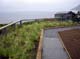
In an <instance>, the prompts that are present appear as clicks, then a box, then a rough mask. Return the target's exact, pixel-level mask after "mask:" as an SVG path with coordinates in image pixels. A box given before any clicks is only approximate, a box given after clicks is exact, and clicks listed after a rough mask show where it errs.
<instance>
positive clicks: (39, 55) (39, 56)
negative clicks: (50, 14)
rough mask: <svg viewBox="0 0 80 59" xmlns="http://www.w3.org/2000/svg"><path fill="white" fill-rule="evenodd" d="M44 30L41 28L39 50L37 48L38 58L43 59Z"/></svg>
mask: <svg viewBox="0 0 80 59" xmlns="http://www.w3.org/2000/svg"><path fill="white" fill-rule="evenodd" d="M43 32H44V29H42V30H41V34H40V41H39V45H38V50H37V56H36V59H42V40H43Z"/></svg>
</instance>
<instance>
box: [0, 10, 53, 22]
mask: <svg viewBox="0 0 80 59" xmlns="http://www.w3.org/2000/svg"><path fill="white" fill-rule="evenodd" d="M54 14H55V12H45V11H27V12H0V24H7V23H10V22H13V21H17V20H22V19H26V20H27V21H30V20H34V19H40V18H41V19H42V18H54Z"/></svg>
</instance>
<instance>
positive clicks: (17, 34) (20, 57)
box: [0, 21, 76, 59]
mask: <svg viewBox="0 0 80 59" xmlns="http://www.w3.org/2000/svg"><path fill="white" fill-rule="evenodd" d="M74 25H76V23H73V22H72V21H63V22H61V21H35V22H28V23H23V25H22V27H21V28H19V26H18V25H17V26H16V30H15V31H10V32H9V33H8V34H7V35H1V36H0V57H5V58H6V59H36V53H37V46H38V42H39V37H40V32H41V29H43V28H48V27H60V26H74ZM12 29H13V28H12ZM9 30H10V29H9Z"/></svg>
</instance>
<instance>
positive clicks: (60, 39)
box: [57, 33, 72, 59]
mask: <svg viewBox="0 0 80 59" xmlns="http://www.w3.org/2000/svg"><path fill="white" fill-rule="evenodd" d="M57 35H58V38H59V41H60V42H61V44H62V46H63V48H64V49H65V51H66V52H67V54H68V56H69V59H72V58H71V56H70V54H69V52H68V50H67V48H66V46H65V45H64V42H63V41H62V38H61V37H60V35H59V33H57Z"/></svg>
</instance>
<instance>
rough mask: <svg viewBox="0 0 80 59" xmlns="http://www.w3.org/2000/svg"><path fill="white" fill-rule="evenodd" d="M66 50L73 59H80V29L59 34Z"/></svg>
mask: <svg viewBox="0 0 80 59" xmlns="http://www.w3.org/2000/svg"><path fill="white" fill-rule="evenodd" d="M59 35H60V38H61V40H62V42H63V44H64V46H65V47H64V48H65V49H66V51H67V52H68V55H69V56H70V58H71V59H80V29H72V30H65V31H60V32H59Z"/></svg>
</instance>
